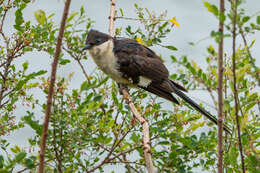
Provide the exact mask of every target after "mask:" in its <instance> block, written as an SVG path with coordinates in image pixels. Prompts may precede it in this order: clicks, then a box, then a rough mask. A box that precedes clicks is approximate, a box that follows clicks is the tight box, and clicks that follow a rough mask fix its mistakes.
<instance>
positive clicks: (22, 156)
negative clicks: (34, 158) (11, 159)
mask: <svg viewBox="0 0 260 173" xmlns="http://www.w3.org/2000/svg"><path fill="white" fill-rule="evenodd" d="M25 157H26V153H25V152H20V153H18V154H17V155H16V156H15V160H16V162H21V161H22V160H23V159H24V158H25Z"/></svg>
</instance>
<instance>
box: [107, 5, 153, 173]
mask: <svg viewBox="0 0 260 173" xmlns="http://www.w3.org/2000/svg"><path fill="white" fill-rule="evenodd" d="M115 5H116V4H115V0H111V7H110V16H109V34H110V35H111V36H112V37H113V36H114V32H113V30H114V21H115ZM122 94H123V97H124V99H125V100H126V102H127V104H128V105H129V107H130V109H131V111H132V113H133V115H134V117H135V118H136V119H137V120H138V121H139V123H140V124H141V125H142V127H143V131H142V132H143V148H144V159H145V163H146V167H147V169H148V173H154V167H153V162H152V155H151V147H150V144H151V142H150V136H149V123H148V121H146V120H145V119H144V118H143V117H142V116H141V114H140V113H139V112H138V111H137V109H136V107H135V105H134V103H133V102H132V100H131V98H130V95H129V93H128V90H127V89H126V88H122Z"/></svg>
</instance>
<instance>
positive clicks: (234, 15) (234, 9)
mask: <svg viewBox="0 0 260 173" xmlns="http://www.w3.org/2000/svg"><path fill="white" fill-rule="evenodd" d="M230 2H231V8H232V24H233V29H232V43H233V44H232V49H233V55H232V64H233V67H232V71H233V88H234V97H235V116H236V124H237V136H238V144H239V145H238V146H239V152H240V157H241V164H242V171H243V173H245V163H244V155H243V147H242V142H241V136H240V122H239V117H238V111H239V110H238V107H239V100H238V91H237V86H236V85H237V84H236V36H237V35H236V21H237V19H236V18H237V0H233V1H230Z"/></svg>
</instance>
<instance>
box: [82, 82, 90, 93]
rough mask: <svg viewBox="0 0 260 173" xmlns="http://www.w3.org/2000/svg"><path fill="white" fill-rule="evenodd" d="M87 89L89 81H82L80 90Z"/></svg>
mask: <svg viewBox="0 0 260 173" xmlns="http://www.w3.org/2000/svg"><path fill="white" fill-rule="evenodd" d="M88 89H89V83H88V82H87V81H84V82H83V83H82V84H81V86H80V91H85V90H88Z"/></svg>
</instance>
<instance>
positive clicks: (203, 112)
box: [169, 80, 231, 134]
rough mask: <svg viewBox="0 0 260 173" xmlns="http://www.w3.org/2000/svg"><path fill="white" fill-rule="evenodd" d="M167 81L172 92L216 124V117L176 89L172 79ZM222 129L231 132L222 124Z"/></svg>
mask: <svg viewBox="0 0 260 173" xmlns="http://www.w3.org/2000/svg"><path fill="white" fill-rule="evenodd" d="M169 83H170V84H171V86H172V88H173V90H174V91H173V92H174V93H175V94H176V95H178V96H179V97H181V98H182V99H183V100H185V101H186V102H187V103H189V104H190V105H191V106H192V107H193V108H195V109H196V110H197V111H199V112H200V113H201V114H202V115H204V116H206V117H207V118H208V119H210V120H211V121H212V122H214V123H215V124H216V125H217V124H218V119H217V118H216V117H215V116H213V115H211V114H210V113H209V112H208V111H206V110H205V109H203V108H202V107H200V106H199V105H198V104H197V103H195V102H194V101H193V100H192V99H190V98H189V97H188V96H187V95H185V94H184V93H183V92H182V91H181V90H180V89H178V87H176V86H175V84H174V83H172V81H170V80H169ZM223 129H224V130H225V131H226V132H227V133H229V134H231V129H230V128H229V127H228V126H227V125H225V124H224V126H223Z"/></svg>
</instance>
